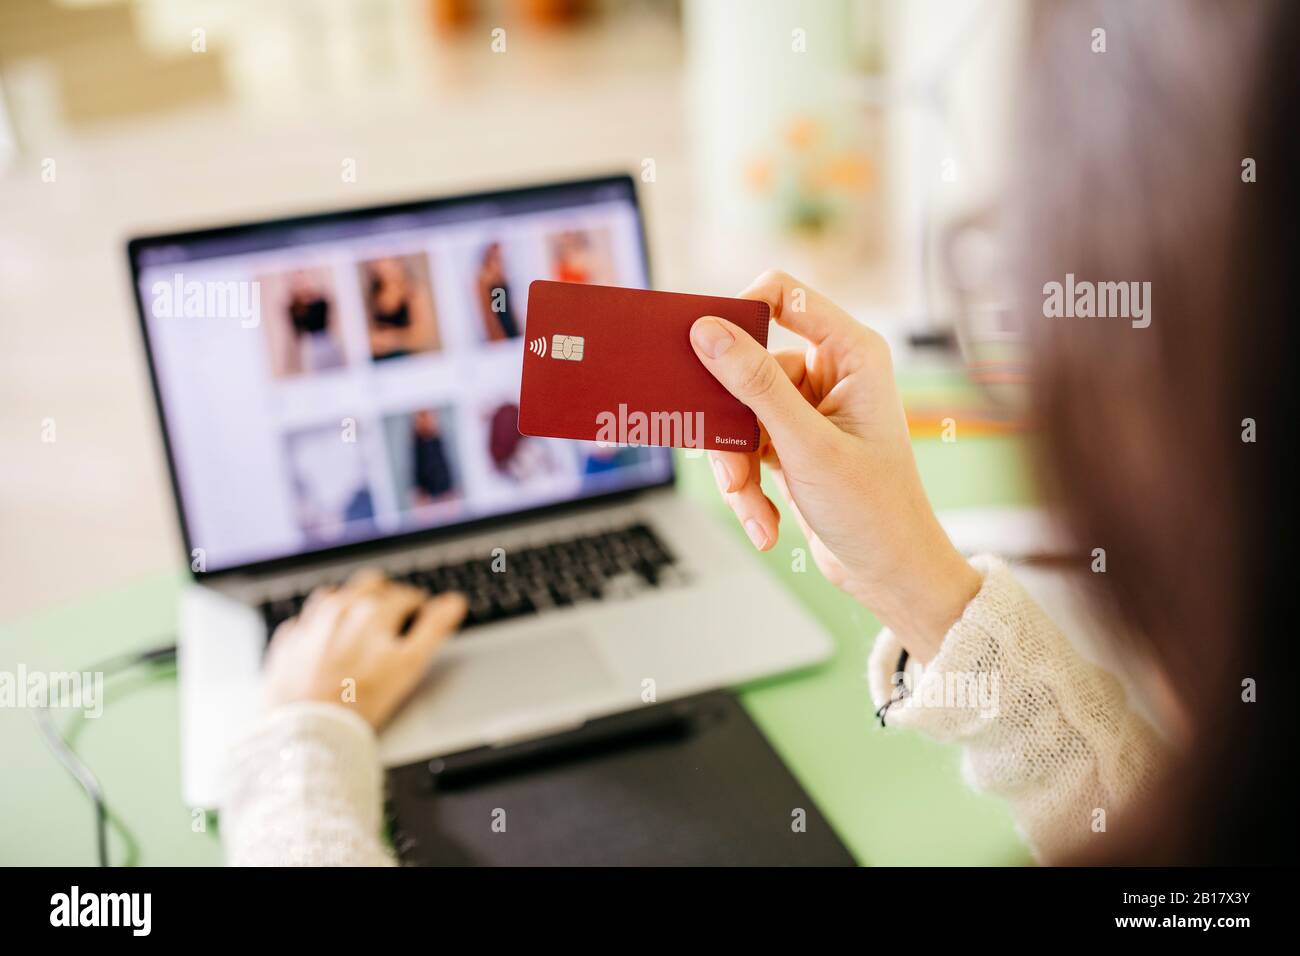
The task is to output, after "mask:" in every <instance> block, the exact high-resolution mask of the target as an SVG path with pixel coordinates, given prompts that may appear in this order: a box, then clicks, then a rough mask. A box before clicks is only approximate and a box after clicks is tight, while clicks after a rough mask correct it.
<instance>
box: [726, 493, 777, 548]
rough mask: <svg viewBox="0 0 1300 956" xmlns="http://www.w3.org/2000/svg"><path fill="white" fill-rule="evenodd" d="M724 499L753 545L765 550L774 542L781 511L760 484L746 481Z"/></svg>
mask: <svg viewBox="0 0 1300 956" xmlns="http://www.w3.org/2000/svg"><path fill="white" fill-rule="evenodd" d="M726 501H727V507H729V508H730V509H731V510H732V512H733V513H734V514H735V516H736V520H738V521H739V522H740V526H741V527H742V528H744V529H745V535H746V536H747V537H748V538H749V540H750V542H751V543H752V544H753V545H754V547H756V548H758V550H759V551H766V550H768V549H769V548H771V547H772V546H773V545H774V544H776V538H777V534H778V533H779V531H780V526H781V513H780V512H779V511H777V508H776V505H774V504H772V500H771V499H770V498H768V496H767V495H766V494H764V493H763V487H762V485H760V484H759V483H758V482H757V481H750V482H747V483H746V484H745V486H744V487H743V488H741V489H740V490H739V491H733V492H731V493H730V494H728V495H727V496H726Z"/></svg>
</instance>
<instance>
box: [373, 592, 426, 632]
mask: <svg viewBox="0 0 1300 956" xmlns="http://www.w3.org/2000/svg"><path fill="white" fill-rule="evenodd" d="M428 597H429V595H428V594H427V593H426V592H424V591H421V590H420V589H419V588H413V587H409V586H407V585H404V584H390V585H389V586H388V587H387V588H385V589H384V590H383V591H381V592H380V593H379V594H377V595H375V597H374V600H375V602H376V603H375V608H374V613H373V616H372V621H373V624H374V626H375V628H376V629H377V630H379V631H380V632H381V633H384V634H393V635H397V634H402V633H404V632H405V631H406V629H407V628H408V627H409V625H410V624H411V621H412V619H413V616H414V615H415V613H416V612H417V611H419V609H420V607H421V605H423V604H424V602H425V601H426V600H428Z"/></svg>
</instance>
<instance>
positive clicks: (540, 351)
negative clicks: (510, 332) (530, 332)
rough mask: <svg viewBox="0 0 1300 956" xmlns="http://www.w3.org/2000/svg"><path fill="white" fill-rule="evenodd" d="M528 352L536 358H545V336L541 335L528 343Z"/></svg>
mask: <svg viewBox="0 0 1300 956" xmlns="http://www.w3.org/2000/svg"><path fill="white" fill-rule="evenodd" d="M528 351H530V352H532V353H533V354H534V355H536V356H537V357H538V358H546V336H544V335H542V336H539V337H537V338H535V339H533V340H532V341H531V342H529V343H528Z"/></svg>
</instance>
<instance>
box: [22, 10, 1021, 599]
mask: <svg viewBox="0 0 1300 956" xmlns="http://www.w3.org/2000/svg"><path fill="white" fill-rule="evenodd" d="M1021 15H1022V4H1021V3H1019V2H1013V0H994V2H986V0H805V2H791V0H223V2H217V0H210V2H209V0H135V2H131V0H4V3H3V4H0V209H3V216H0V363H2V368H3V375H2V376H0V455H2V456H3V460H4V462H5V464H4V467H3V468H2V469H0V525H2V526H3V528H4V533H3V535H2V536H0V548H2V549H3V550H2V551H0V614H2V615H3V617H4V618H5V619H13V618H16V617H21V616H24V615H26V614H28V613H30V612H31V611H34V610H37V609H39V608H42V607H46V606H49V605H53V604H58V603H60V602H62V601H65V600H68V599H71V598H74V597H77V596H81V595H86V594H89V593H94V592H100V591H106V590H110V589H112V588H114V587H115V586H118V585H121V584H122V583H125V582H128V581H130V580H133V579H136V578H139V577H140V576H142V575H147V574H152V573H157V572H158V571H160V570H163V569H170V568H177V569H179V568H180V566H181V561H182V560H183V558H184V555H183V551H182V549H181V547H180V546H179V541H178V536H177V534H176V531H175V519H174V516H173V509H172V505H171V502H170V500H169V498H170V492H169V490H168V487H167V478H166V468H165V464H164V458H163V454H162V449H161V445H160V442H159V441H158V438H157V429H156V424H155V417H154V411H153V409H152V407H151V398H150V396H149V386H148V381H147V371H146V369H145V366H144V363H143V358H142V355H141V349H140V341H139V331H138V322H137V318H136V315H135V311H134V307H133V304H132V301H131V290H130V283H129V278H128V271H127V266H126V257H125V252H124V244H125V241H126V239H127V238H129V237H130V236H132V235H136V234H140V233H144V232H153V231H161V230H164V229H166V230H171V229H179V228H184V227H192V226H207V225H218V224H223V223H227V222H234V221H241V220H250V219H260V218H266V217H270V216H275V215H281V214H288V213H295V212H316V211H323V210H329V209H336V208H345V207H349V206H358V205H371V204H377V203H382V202H387V201H396V200H403V199H417V198H424V197H430V196H436V195H439V194H447V193H454V192H459V191H465V190H472V189H488V188H493V187H498V186H510V185H517V184H526V183H534V182H542V181H546V180H550V179H561V178H566V177H573V176H578V175H586V174H598V173H604V172H613V171H627V172H630V173H632V174H633V175H634V176H635V177H637V179H638V182H639V189H640V192H641V198H642V203H643V205H644V207H645V210H646V215H647V219H648V222H649V241H650V248H651V266H652V276H653V279H654V284H655V285H656V287H658V288H662V289H669V290H676V291H689V292H697V293H714V294H734V293H735V292H736V291H738V290H739V289H740V288H741V287H743V286H744V285H745V284H747V282H748V281H749V280H750V279H751V278H753V276H754V275H756V274H757V273H758V272H760V271H762V270H763V269H764V268H768V267H776V268H782V269H785V270H787V271H789V272H792V273H794V274H795V275H797V276H799V277H800V278H801V279H803V280H804V281H806V282H807V283H808V284H809V285H812V286H814V287H817V288H820V289H822V290H823V291H825V292H827V293H828V294H829V295H830V296H831V297H832V298H834V299H836V300H837V301H839V302H841V303H842V304H843V305H844V306H846V307H847V308H848V309H849V311H851V312H853V313H854V314H855V315H857V316H859V317H860V318H862V319H863V320H864V321H868V322H870V323H872V324H873V325H875V326H876V327H878V328H879V329H880V330H881V331H883V332H884V333H885V334H886V335H887V336H888V337H889V338H890V339H891V341H892V342H894V343H895V356H896V361H897V362H898V363H899V364H900V366H902V367H903V368H904V369H905V370H906V369H908V368H923V367H925V366H926V365H927V363H940V364H943V363H948V364H952V363H954V362H956V358H955V353H954V352H952V350H950V349H944V348H935V347H934V346H933V345H929V346H924V347H918V346H917V345H916V344H915V343H917V342H925V341H940V342H942V341H945V340H946V339H947V338H948V337H949V335H950V333H951V330H952V328H953V325H954V318H955V317H954V312H955V310H956V309H957V306H956V305H955V304H954V302H953V301H952V300H951V298H950V296H949V295H948V294H947V293H945V292H944V291H943V290H944V289H945V288H947V285H946V284H945V283H944V282H943V281H941V279H940V277H939V276H938V274H937V272H938V270H937V268H936V262H937V261H938V258H939V256H938V254H937V252H936V249H937V244H938V239H937V238H936V237H937V236H939V235H940V234H941V233H942V232H943V230H944V229H945V228H946V227H947V226H948V225H949V224H951V223H953V222H959V221H962V220H963V219H964V218H967V217H970V216H971V215H973V214H974V213H975V212H976V211H977V210H979V209H982V208H984V207H985V206H986V205H987V204H988V203H989V202H990V201H992V200H993V199H995V198H996V196H997V193H998V190H999V188H1000V183H1001V171H1002V169H1003V168H1004V166H1005V157H1004V152H1005V149H1004V144H1005V143H1006V142H1007V119H1008V117H1009V115H1010V114H1011V107H1010V104H1011V103H1012V98H1011V96H1010V92H1011V87H1012V82H1013V79H1014V74H1015V64H1016V62H1017V56H1016V44H1017V37H1018V35H1019V25H1020V20H1021ZM345 169H352V170H354V171H355V175H354V176H347V175H344V174H343V172H342V171H343V170H345ZM52 434H57V437H58V440H57V441H51V440H49V436H50V435H52Z"/></svg>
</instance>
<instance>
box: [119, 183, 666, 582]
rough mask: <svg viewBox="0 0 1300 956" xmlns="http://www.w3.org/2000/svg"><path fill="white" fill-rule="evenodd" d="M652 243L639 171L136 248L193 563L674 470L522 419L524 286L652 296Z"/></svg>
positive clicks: (568, 497) (327, 543) (380, 533)
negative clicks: (638, 291) (562, 437)
mask: <svg viewBox="0 0 1300 956" xmlns="http://www.w3.org/2000/svg"><path fill="white" fill-rule="evenodd" d="M643 242H644V240H643V236H642V228H641V221H640V213H639V210H638V207H637V201H636V195H635V190H634V187H633V184H632V181H631V179H630V178H628V177H615V178H610V179H600V180H591V181H585V182H580V183H565V184H557V185H555V186H544V187H537V188H529V189H520V190H512V191H506V192H500V193H492V194H482V195H475V196H466V197H460V198H453V199H442V200H436V201H431V202H427V203H413V204H404V205H401V206H392V207H386V208H381V209H370V210H364V211H353V212H345V213H334V214H327V215H321V216H312V217H305V218H299V219H292V220H282V221H277V222H268V223H260V224H253V225H248V226H237V227H230V228H223V229H215V230H206V231H202V232H193V233H186V234H179V235H171V236H160V237H151V238H146V239H136V240H133V241H132V242H131V244H130V256H131V262H132V269H133V273H134V276H135V286H136V293H137V297H138V302H139V307H140V312H141V319H142V322H143V325H144V330H145V337H146V340H147V346H148V351H149V357H150V364H151V368H152V372H153V376H154V386H155V392H156V395H157V399H158V405H159V411H160V414H161V418H162V421H163V428H164V431H165V433H166V440H167V450H168V455H169V458H170V464H171V469H172V479H173V483H174V486H175V490H176V495H177V498H178V501H179V505H180V512H181V519H182V524H183V527H184V532H185V537H186V543H187V547H188V548H189V550H190V553H191V567H192V569H193V570H194V571H195V572H196V573H202V572H214V571H225V570H231V569H234V568H244V567H248V566H250V565H256V564H261V563H263V562H268V561H276V560H280V559H285V558H292V557H295V556H302V555H307V554H317V553H320V552H325V551H329V550H332V549H334V548H338V547H341V546H347V545H353V544H358V543H361V542H366V541H376V540H381V539H384V540H387V539H391V538H394V537H398V536H403V535H413V534H419V533H422V532H428V531H430V530H433V529H438V528H448V527H453V526H462V525H466V524H468V523H473V522H478V521H482V520H484V519H491V518H494V517H500V516H503V515H510V514H518V513H522V512H526V511H532V510H535V509H538V508H543V507H546V506H549V505H555V504H558V503H561V502H568V501H573V500H576V499H583V498H592V497H597V496H600V495H605V494H611V493H617V492H620V491H626V490H629V489H634V488H641V487H648V486H651V485H657V484H663V483H666V482H668V481H671V480H672V459H671V452H669V451H668V450H667V449H662V448H602V447H598V446H596V445H594V444H584V443H580V442H560V441H553V440H549V439H542V438H528V437H523V436H521V435H520V434H519V431H518V428H517V427H516V421H517V413H518V408H517V402H518V400H519V377H520V371H521V367H522V360H523V343H524V337H523V333H524V323H525V316H526V315H527V311H528V285H529V283H530V282H532V280H534V279H538V278H548V279H558V280H562V281H566V282H592V283H599V284H604V285H621V286H635V287H645V286H646V284H647V281H648V275H647V266H646V254H645V249H644V245H643Z"/></svg>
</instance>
